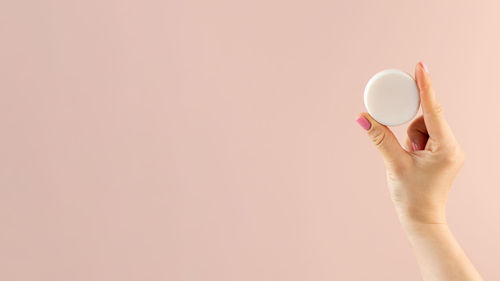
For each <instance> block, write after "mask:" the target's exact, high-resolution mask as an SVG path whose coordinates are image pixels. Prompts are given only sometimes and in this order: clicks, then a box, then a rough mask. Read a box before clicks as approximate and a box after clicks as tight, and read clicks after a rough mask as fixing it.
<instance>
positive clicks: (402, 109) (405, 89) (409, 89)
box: [365, 69, 420, 126]
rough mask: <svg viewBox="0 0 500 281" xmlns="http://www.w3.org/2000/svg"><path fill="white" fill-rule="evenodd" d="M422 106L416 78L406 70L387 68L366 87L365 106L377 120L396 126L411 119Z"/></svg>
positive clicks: (376, 75)
mask: <svg viewBox="0 0 500 281" xmlns="http://www.w3.org/2000/svg"><path fill="white" fill-rule="evenodd" d="M419 106H420V97H419V95H418V89H417V85H416V83H415V80H413V78H412V77H411V76H410V75H409V74H408V73H406V72H403V71H401V70H397V69H386V70H383V71H380V72H379V73H377V74H375V75H374V76H373V77H372V78H371V79H370V80H369V81H368V83H367V84H366V87H365V107H366V110H368V113H370V115H371V116H372V117H373V119H375V120H377V122H379V123H381V124H384V125H388V126H396V125H401V124H403V123H406V122H408V121H410V120H411V119H412V118H413V117H414V116H415V114H417V111H418V107H419Z"/></svg>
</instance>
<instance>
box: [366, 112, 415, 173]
mask: <svg viewBox="0 0 500 281" xmlns="http://www.w3.org/2000/svg"><path fill="white" fill-rule="evenodd" d="M356 122H358V124H359V125H360V126H361V127H362V128H363V129H365V130H366V131H367V133H368V136H369V137H370V139H371V140H372V142H373V144H375V146H376V147H377V149H378V150H379V151H380V153H381V154H382V157H383V158H384V161H385V162H386V163H393V164H395V163H397V162H398V161H402V160H403V159H404V158H406V157H407V156H408V153H407V152H406V151H405V150H404V149H403V148H402V147H401V145H400V144H399V142H398V140H397V138H396V136H394V134H393V133H392V131H391V130H390V129H389V128H387V127H386V126H384V125H382V124H380V123H378V122H377V121H375V119H373V118H372V117H371V116H370V115H369V114H368V113H366V112H363V113H361V115H360V116H359V117H358V119H356Z"/></svg>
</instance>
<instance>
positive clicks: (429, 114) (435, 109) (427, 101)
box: [415, 62, 451, 139]
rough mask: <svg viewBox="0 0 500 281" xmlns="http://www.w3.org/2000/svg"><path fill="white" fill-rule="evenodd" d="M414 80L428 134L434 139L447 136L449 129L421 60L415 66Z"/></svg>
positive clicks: (427, 72) (449, 132)
mask: <svg viewBox="0 0 500 281" xmlns="http://www.w3.org/2000/svg"><path fill="white" fill-rule="evenodd" d="M415 80H416V82H417V87H418V91H419V93H420V101H421V105H422V111H423V113H424V120H425V125H426V127H427V131H428V133H429V136H430V137H433V138H436V139H441V138H446V137H448V136H449V135H450V134H451V131H450V128H449V127H448V123H447V122H446V119H445V118H444V115H443V111H442V109H441V106H440V105H439V102H438V100H437V98H436V93H435V92H434V87H433V86H432V81H431V77H430V74H429V71H428V70H427V67H426V66H425V64H424V63H423V62H419V63H418V64H417V66H416V67H415Z"/></svg>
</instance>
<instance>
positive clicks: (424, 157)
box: [357, 63, 483, 281]
mask: <svg viewBox="0 0 500 281" xmlns="http://www.w3.org/2000/svg"><path fill="white" fill-rule="evenodd" d="M415 78H416V81H417V86H418V90H419V93H420V101H421V104H422V110H423V116H421V117H419V118H417V119H416V120H415V121H413V123H412V124H411V125H410V126H409V127H408V138H407V140H406V145H405V146H406V149H403V147H401V145H400V144H399V143H398V140H397V139H396V137H395V136H394V135H393V134H392V132H391V130H389V128H387V127H386V126H383V125H381V124H379V123H378V122H377V121H375V120H374V119H373V118H371V116H370V115H368V114H367V113H363V114H361V116H360V117H359V118H358V119H357V121H358V123H359V124H360V125H361V127H363V128H364V129H365V130H366V131H367V132H368V135H369V136H370V138H371V140H372V141H373V143H374V144H375V146H376V147H377V148H378V149H379V150H380V152H381V153H382V158H383V159H384V162H385V166H386V171H387V183H388V185H389V190H390V192H391V197H392V201H393V202H394V205H395V207H396V211H397V213H398V216H399V219H400V221H401V223H402V225H403V227H404V229H405V231H406V234H407V235H408V239H409V240H410V243H411V244H412V246H413V250H414V252H415V255H416V257H417V261H418V264H419V267H420V271H421V273H422V277H423V279H424V280H429V281H430V280H433V281H435V280H443V281H444V280H483V279H482V278H481V276H480V275H479V273H478V272H477V270H476V269H475V268H474V266H473V265H472V263H471V262H470V261H469V259H468V258H467V256H466V255H465V253H464V251H463V250H462V248H461V247H460V244H459V243H458V242H457V240H456V239H455V237H454V236H453V234H452V233H451V231H450V229H449V228H448V225H447V224H446V214H445V213H446V201H447V198H448V193H449V191H450V188H451V185H452V183H453V180H454V179H455V176H456V175H457V173H458V171H459V170H460V167H461V166H462V164H463V161H464V154H463V152H462V150H461V149H460V146H459V145H458V143H457V141H456V140H455V137H454V136H453V133H452V132H451V130H450V127H449V126H448V123H447V122H446V120H445V118H444V116H443V111H442V110H441V107H440V106H439V103H438V101H437V99H436V94H435V93H434V89H433V88H432V83H431V79H430V76H429V72H428V71H427V68H426V67H425V65H424V64H423V63H419V64H417V66H416V68H415Z"/></svg>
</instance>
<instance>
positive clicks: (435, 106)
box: [432, 103, 443, 114]
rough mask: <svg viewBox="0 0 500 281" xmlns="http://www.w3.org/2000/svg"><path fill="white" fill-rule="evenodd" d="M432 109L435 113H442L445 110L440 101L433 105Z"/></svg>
mask: <svg viewBox="0 0 500 281" xmlns="http://www.w3.org/2000/svg"><path fill="white" fill-rule="evenodd" d="M432 111H433V112H434V113H435V114H441V113H442V112H443V108H442V107H441V105H440V104H439V103H436V104H435V105H434V106H433V107H432Z"/></svg>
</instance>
